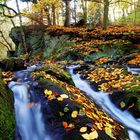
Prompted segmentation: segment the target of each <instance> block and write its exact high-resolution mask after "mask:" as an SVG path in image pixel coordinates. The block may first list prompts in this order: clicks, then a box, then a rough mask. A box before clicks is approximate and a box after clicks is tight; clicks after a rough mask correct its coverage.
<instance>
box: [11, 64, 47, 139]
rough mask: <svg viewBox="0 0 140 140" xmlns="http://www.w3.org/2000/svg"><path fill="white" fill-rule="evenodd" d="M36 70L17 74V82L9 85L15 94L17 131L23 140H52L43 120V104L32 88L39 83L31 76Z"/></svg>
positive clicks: (32, 68) (31, 68)
mask: <svg viewBox="0 0 140 140" xmlns="http://www.w3.org/2000/svg"><path fill="white" fill-rule="evenodd" d="M35 68H36V67H35V66H34V67H33V66H32V67H29V68H28V70H23V71H19V72H16V74H15V75H16V79H17V81H16V82H15V81H12V82H10V83H9V88H11V90H12V91H13V93H14V106H15V115H16V125H17V130H18V132H19V134H20V136H21V139H22V140H50V137H49V136H48V135H46V131H45V126H44V123H43V120H42V112H41V103H40V101H39V99H38V98H37V95H36V94H35V91H34V90H33V88H32V87H33V86H34V85H36V84H37V83H36V82H35V81H34V80H33V78H32V77H31V76H30V74H29V71H31V70H34V69H35Z"/></svg>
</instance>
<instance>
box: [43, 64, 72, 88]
mask: <svg viewBox="0 0 140 140" xmlns="http://www.w3.org/2000/svg"><path fill="white" fill-rule="evenodd" d="M41 70H43V71H45V72H46V74H50V75H52V76H54V77H56V79H58V80H60V81H63V82H66V83H68V84H71V85H74V83H73V81H72V78H71V76H70V74H69V73H68V72H67V71H65V70H63V69H61V68H59V67H58V66H55V65H53V64H49V65H47V66H44V67H42V68H41Z"/></svg>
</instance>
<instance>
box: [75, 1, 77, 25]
mask: <svg viewBox="0 0 140 140" xmlns="http://www.w3.org/2000/svg"><path fill="white" fill-rule="evenodd" d="M76 9H77V8H76V0H74V22H75V25H76V23H77V13H76Z"/></svg>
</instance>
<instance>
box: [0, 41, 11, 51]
mask: <svg viewBox="0 0 140 140" xmlns="http://www.w3.org/2000/svg"><path fill="white" fill-rule="evenodd" d="M0 44H2V45H3V46H5V47H6V48H7V50H8V51H10V49H9V46H7V45H6V44H4V43H2V42H1V41H0Z"/></svg>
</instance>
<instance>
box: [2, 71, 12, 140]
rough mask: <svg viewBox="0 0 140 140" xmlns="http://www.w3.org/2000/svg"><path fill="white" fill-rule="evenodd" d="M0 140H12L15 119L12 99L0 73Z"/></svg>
mask: <svg viewBox="0 0 140 140" xmlns="http://www.w3.org/2000/svg"><path fill="white" fill-rule="evenodd" d="M0 87H1V88H0V138H1V139H2V140H13V139H14V135H15V117H14V111H13V108H14V107H13V97H12V94H11V91H9V90H8V89H7V88H6V86H5V85H4V83H3V81H2V76H1V72H0Z"/></svg>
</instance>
